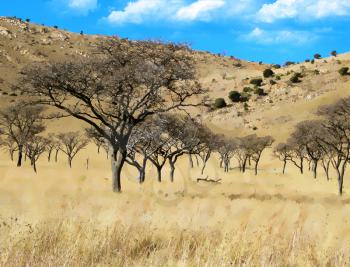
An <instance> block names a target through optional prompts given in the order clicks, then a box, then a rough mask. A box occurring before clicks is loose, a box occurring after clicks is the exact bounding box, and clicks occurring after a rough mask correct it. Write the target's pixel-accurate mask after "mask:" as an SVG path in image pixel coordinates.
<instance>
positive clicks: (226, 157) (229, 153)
mask: <svg viewBox="0 0 350 267" xmlns="http://www.w3.org/2000/svg"><path fill="white" fill-rule="evenodd" d="M237 148H238V145H237V142H236V140H235V139H230V138H227V137H224V136H222V137H221V138H220V140H219V141H218V143H217V152H218V153H219V154H220V158H221V161H220V165H222V164H223V165H224V172H228V171H229V167H230V162H231V159H232V157H233V156H234V155H235V152H236V150H237Z"/></svg>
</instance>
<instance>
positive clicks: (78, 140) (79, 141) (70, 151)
mask: <svg viewBox="0 0 350 267" xmlns="http://www.w3.org/2000/svg"><path fill="white" fill-rule="evenodd" d="M57 138H58V140H59V141H60V143H61V146H60V150H61V151H62V152H63V153H64V154H66V155H67V157H68V164H69V167H70V168H72V161H73V159H74V157H75V156H76V155H77V154H78V152H79V151H81V150H82V149H84V148H85V147H86V146H87V145H88V143H89V141H88V140H87V139H86V138H84V136H83V135H81V134H80V133H79V132H68V133H61V134H58V135H57Z"/></svg>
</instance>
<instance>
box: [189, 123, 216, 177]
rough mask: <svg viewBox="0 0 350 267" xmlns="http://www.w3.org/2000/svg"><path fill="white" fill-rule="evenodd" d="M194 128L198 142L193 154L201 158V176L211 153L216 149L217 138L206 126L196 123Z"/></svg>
mask: <svg viewBox="0 0 350 267" xmlns="http://www.w3.org/2000/svg"><path fill="white" fill-rule="evenodd" d="M196 127H197V128H198V134H197V137H198V140H199V142H198V144H197V146H194V148H193V154H194V155H199V157H200V158H201V160H202V164H203V165H202V169H201V174H203V173H204V169H205V167H206V166H207V162H208V161H209V159H210V156H211V154H212V152H213V151H214V150H215V149H216V147H217V140H218V136H216V135H215V134H214V133H213V132H212V131H211V130H210V129H209V128H208V127H207V126H205V125H203V124H202V123H197V124H196ZM190 156H191V154H190Z"/></svg>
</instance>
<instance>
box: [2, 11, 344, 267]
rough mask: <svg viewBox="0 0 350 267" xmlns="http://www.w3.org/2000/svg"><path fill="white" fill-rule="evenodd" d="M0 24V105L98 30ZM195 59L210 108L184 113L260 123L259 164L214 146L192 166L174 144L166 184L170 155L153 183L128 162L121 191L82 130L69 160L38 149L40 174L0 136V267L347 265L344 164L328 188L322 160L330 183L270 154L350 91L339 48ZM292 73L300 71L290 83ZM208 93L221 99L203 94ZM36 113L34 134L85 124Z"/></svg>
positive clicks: (83, 47) (85, 50) (84, 46)
mask: <svg viewBox="0 0 350 267" xmlns="http://www.w3.org/2000/svg"><path fill="white" fill-rule="evenodd" d="M0 26H1V27H0V33H1V34H0V45H1V46H0V48H1V50H0V63H1V64H0V70H1V72H0V89H1V95H0V104H1V110H2V109H3V108H5V107H8V106H11V105H12V104H13V103H17V102H18V101H22V100H23V99H25V98H26V96H25V95H24V96H23V94H22V92H21V89H20V88H18V87H16V82H17V80H19V79H20V74H21V70H22V69H24V68H25V67H26V66H27V65H29V64H31V63H33V62H34V63H43V62H44V63H45V62H51V61H52V62H54V61H59V60H62V58H70V59H72V60H77V61H78V60H80V59H82V58H83V59H84V60H85V59H86V58H89V57H92V55H93V53H92V51H93V50H94V49H95V48H96V46H97V44H98V42H99V41H101V40H105V39H107V37H103V36H88V35H77V34H73V33H69V32H67V31H62V30H60V29H53V28H49V27H45V26H39V25H34V24H29V23H24V22H22V21H19V20H18V19H13V18H12V19H9V18H1V19H0ZM123 42H124V43H127V41H123ZM192 56H193V60H194V62H195V66H196V77H197V78H198V80H199V82H200V83H201V85H202V86H203V87H204V89H206V90H205V93H204V96H205V100H206V103H207V105H205V106H204V107H203V106H202V107H201V108H191V109H188V110H187V112H189V113H190V114H191V115H192V116H193V117H196V118H199V119H200V120H201V122H203V124H204V125H206V127H207V128H209V129H210V130H211V131H212V132H213V133H215V134H224V136H225V138H233V137H242V136H246V135H251V134H257V136H266V135H269V136H271V137H272V138H273V139H274V140H275V142H274V143H273V144H271V145H268V146H267V147H266V149H264V150H263V152H262V156H261V160H260V163H259V165H258V175H255V173H254V172H255V170H254V166H253V163H251V164H249V162H247V166H246V169H247V170H246V172H244V173H243V172H241V171H240V169H239V166H240V164H239V162H238V161H237V158H236V157H234V156H233V157H231V158H230V160H229V164H228V166H227V167H228V170H227V171H228V172H225V171H224V169H223V168H221V167H220V156H219V153H218V151H216V150H215V149H214V150H213V153H212V154H211V157H210V159H209V161H208V163H207V166H206V168H205V170H204V173H203V174H202V173H201V168H202V161H201V159H200V158H199V157H197V158H198V164H197V160H196V157H193V167H191V164H190V162H189V157H188V155H187V154H186V153H185V154H184V155H181V157H180V158H179V160H178V161H177V162H176V169H175V175H174V181H173V182H171V181H170V176H171V175H170V174H171V169H170V167H169V164H168V162H167V164H165V167H164V169H163V170H162V174H163V177H162V182H161V183H160V182H158V180H157V170H156V168H155V167H154V166H153V165H152V164H151V163H149V164H148V165H147V167H146V169H145V170H146V173H145V177H146V178H145V180H144V181H143V183H141V184H140V181H139V180H138V175H139V173H138V171H137V169H136V168H135V167H133V166H130V165H128V164H126V165H125V167H124V168H123V172H122V174H123V175H122V185H123V187H122V192H121V193H115V192H113V191H112V177H111V155H108V157H107V153H106V151H105V150H104V149H103V148H101V149H100V152H98V151H97V147H96V145H95V144H93V142H91V140H90V142H89V144H88V145H87V146H86V147H84V148H83V149H82V150H81V151H79V153H78V154H77V156H76V157H75V158H74V159H73V161H72V167H71V168H70V167H69V164H68V160H67V156H66V155H65V154H64V153H63V152H62V151H60V152H59V153H58V158H57V162H56V161H55V159H54V156H52V157H51V160H50V161H49V160H48V153H47V151H45V152H43V153H42V154H40V158H39V159H38V161H37V162H36V167H37V173H35V172H34V170H33V167H32V166H31V162H30V160H29V158H28V157H27V158H26V159H25V158H23V164H22V167H20V168H18V167H16V161H17V152H18V151H15V154H14V155H15V156H14V160H13V161H11V160H10V156H9V153H8V151H7V150H8V149H7V148H6V147H5V148H4V147H2V148H3V149H2V150H1V152H0V266H348V265H350V227H349V220H350V208H349V207H350V206H349V205H350V194H349V181H348V177H349V175H350V173H349V172H348V170H347V171H346V172H345V175H344V189H343V192H342V193H343V194H342V196H339V195H338V186H339V185H338V180H337V173H336V172H335V170H334V169H333V168H331V169H330V172H329V178H330V179H329V180H327V177H326V175H325V173H324V172H323V171H322V169H321V166H320V165H319V169H318V175H317V177H316V178H314V177H313V173H312V170H311V169H310V168H311V167H312V166H311V165H308V164H307V162H305V166H304V174H301V173H300V171H299V169H298V168H297V167H296V166H294V164H292V162H291V161H290V160H289V159H288V162H287V166H286V171H285V174H282V167H283V162H282V161H281V160H278V159H277V158H276V156H275V154H274V148H275V146H276V145H277V144H278V143H279V142H286V140H287V139H288V138H289V137H290V135H291V133H292V132H293V131H294V130H295V126H296V125H297V124H298V123H300V122H301V121H304V120H308V119H314V118H318V117H317V115H316V112H317V110H318V108H319V107H320V106H322V105H325V104H333V103H334V102H336V101H338V100H339V99H341V98H343V97H348V96H349V88H350V83H349V76H348V75H342V76H341V75H340V74H339V73H338V71H339V69H340V68H341V67H346V66H348V65H349V64H350V58H349V54H344V55H338V56H337V57H334V56H333V57H330V58H325V59H319V60H315V61H314V62H313V63H311V62H310V61H308V62H304V63H300V64H292V65H289V66H285V67H282V68H277V67H273V66H271V65H265V64H262V63H261V64H259V63H254V62H246V61H243V60H239V59H236V58H233V57H225V56H223V55H212V54H210V53H206V52H195V51H194V52H193V55H192ZM267 68H269V69H270V68H271V69H273V71H274V76H273V77H269V78H266V79H265V78H264V81H263V82H262V84H261V88H260V89H263V92H264V94H261V95H259V94H256V93H253V92H251V93H250V94H249V97H248V98H249V99H247V101H246V102H245V103H243V102H230V99H229V97H228V95H229V92H230V91H232V90H237V91H238V92H240V93H241V94H242V95H243V92H245V93H247V92H246V91H244V90H247V89H245V88H247V87H251V88H250V89H251V90H253V86H252V84H250V81H251V80H252V79H256V77H261V76H262V72H263V71H264V70H265V69H267ZM189 73H190V71H189ZM295 73H300V76H298V78H299V79H300V80H299V81H298V82H296V83H293V82H291V78H292V77H293V75H295ZM190 74H191V73H190ZM298 75H299V74H298ZM277 76H278V77H279V78H278V79H277ZM271 80H273V82H271ZM250 89H249V90H250ZM254 89H256V88H254ZM216 98H223V99H224V100H225V101H226V102H227V106H225V107H223V108H213V106H212V105H208V103H213V102H214V101H215V99H216ZM196 100H198V99H196ZM51 110H52V111H53V110H54V109H53V108H50V109H49V111H51ZM44 121H45V126H46V129H45V130H44V131H43V132H41V133H40V134H41V135H43V136H45V137H48V133H55V134H57V133H65V132H71V131H73V132H75V131H80V132H82V133H83V131H84V128H86V127H87V125H86V124H84V123H82V122H81V121H79V120H75V119H72V118H63V119H62V118H61V119H59V120H57V119H56V120H44ZM348 130H349V129H348ZM180 132H181V131H180ZM217 136H218V135H215V136H214V137H217ZM221 137H222V136H221V135H220V138H221ZM213 139H215V138H213ZM225 140H226V139H225ZM213 141H216V140H213ZM109 152H110V151H109ZM194 154H195V153H194ZM332 155H333V154H332ZM305 157H307V156H305ZM134 159H135V158H134ZM198 178H201V179H207V180H204V181H200V180H197V179H198Z"/></svg>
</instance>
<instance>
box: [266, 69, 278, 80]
mask: <svg viewBox="0 0 350 267" xmlns="http://www.w3.org/2000/svg"><path fill="white" fill-rule="evenodd" d="M274 74H275V73H274V72H273V71H272V70H271V69H266V70H264V72H263V75H264V77H265V78H270V77H272V76H273V75H274Z"/></svg>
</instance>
